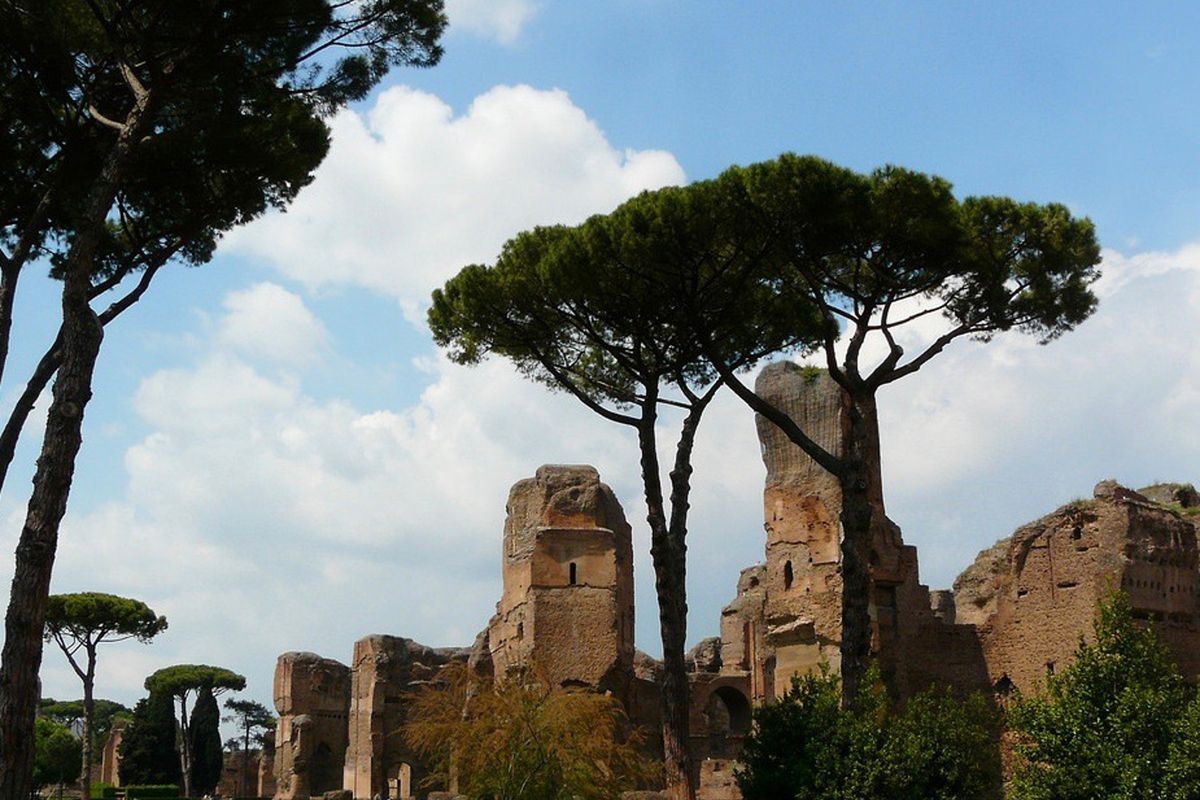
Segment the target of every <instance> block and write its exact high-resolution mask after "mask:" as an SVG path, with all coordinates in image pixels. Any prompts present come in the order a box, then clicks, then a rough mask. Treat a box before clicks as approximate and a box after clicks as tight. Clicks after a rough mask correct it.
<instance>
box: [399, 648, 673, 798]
mask: <svg viewBox="0 0 1200 800" xmlns="http://www.w3.org/2000/svg"><path fill="white" fill-rule="evenodd" d="M444 678H445V680H443V681H441V682H439V684H438V685H435V686H430V687H428V688H426V689H424V690H422V691H421V692H418V693H417V694H416V695H415V696H414V703H413V709H412V714H411V716H410V718H409V719H410V721H409V723H408V724H407V725H406V726H405V728H404V730H403V735H404V736H405V737H406V739H407V740H408V742H409V744H410V746H412V748H413V749H414V750H416V751H417V752H418V753H420V754H421V755H422V756H423V757H424V758H425V759H426V760H427V761H428V763H429V764H430V765H431V769H432V773H431V775H430V776H429V778H428V779H427V783H429V784H430V785H439V786H446V785H449V783H450V776H451V773H452V764H453V775H454V776H455V777H456V778H457V782H458V791H459V792H460V793H462V794H464V795H466V796H467V797H469V798H472V800H609V799H610V798H613V797H619V796H620V794H621V792H622V791H626V790H630V789H637V788H639V787H641V786H645V785H646V784H647V783H648V782H650V781H652V780H653V779H654V778H655V777H656V775H657V772H658V767H657V765H656V764H654V763H652V762H650V761H648V760H647V759H646V758H645V757H644V755H643V753H642V751H641V749H640V745H641V737H639V736H638V735H637V732H636V731H632V730H630V727H629V724H628V720H627V719H626V717H625V713H624V711H623V710H622V708H621V705H620V703H618V702H617V700H616V699H615V698H613V697H611V696H609V695H602V694H596V693H594V692H589V691H582V690H581V691H572V690H554V689H549V688H547V687H546V686H545V685H544V684H542V683H539V682H524V681H519V680H509V681H506V682H505V683H504V684H503V685H501V686H495V685H493V684H491V683H490V682H486V681H478V680H476V679H473V678H472V676H471V675H470V674H469V672H468V670H467V669H466V667H463V666H461V665H458V666H455V667H452V668H450V669H449V670H448V671H447V674H446V675H445V676H444Z"/></svg>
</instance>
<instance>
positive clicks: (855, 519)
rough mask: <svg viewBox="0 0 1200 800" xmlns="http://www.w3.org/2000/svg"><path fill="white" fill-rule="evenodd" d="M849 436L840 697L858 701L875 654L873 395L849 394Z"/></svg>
mask: <svg viewBox="0 0 1200 800" xmlns="http://www.w3.org/2000/svg"><path fill="white" fill-rule="evenodd" d="M848 406H849V409H848V410H849V418H850V435H849V441H848V448H847V450H848V452H846V453H845V454H844V459H845V461H846V465H847V466H846V469H845V471H844V472H843V473H842V474H841V475H839V482H840V484H841V489H842V514H841V520H842V531H843V537H844V538H843V541H842V646H841V656H842V700H843V702H844V703H845V704H846V705H847V706H850V705H854V703H855V702H856V700H857V698H858V691H859V688H860V687H861V685H862V680H863V677H864V675H865V674H866V671H867V667H868V664H869V662H870V658H871V617H870V602H871V563H870V558H871V547H872V545H873V543H874V539H875V529H876V528H877V527H878V525H879V524H881V523H882V514H883V502H882V500H883V498H882V491H883V490H882V486H881V484H880V480H879V424H878V418H877V416H876V408H875V398H874V397H873V396H872V395H870V394H866V393H853V394H850V395H849V397H848Z"/></svg>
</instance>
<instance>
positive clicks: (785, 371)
mask: <svg viewBox="0 0 1200 800" xmlns="http://www.w3.org/2000/svg"><path fill="white" fill-rule="evenodd" d="M755 391H756V392H758V394H759V395H760V396H762V397H764V398H765V399H767V400H768V401H770V402H771V403H772V404H773V405H775V406H776V407H778V408H780V409H782V410H784V411H785V412H786V413H787V414H788V415H789V416H790V417H791V418H792V419H793V420H795V421H796V423H797V424H798V425H799V426H800V428H801V429H802V430H804V431H805V432H806V434H807V435H808V436H809V437H810V438H812V439H813V440H814V441H815V442H817V443H818V444H820V445H821V446H822V447H824V448H825V449H826V450H827V451H829V452H830V453H831V454H833V455H834V456H840V455H841V454H842V453H843V452H844V450H845V447H846V441H847V436H848V435H849V428H848V425H849V423H848V419H847V411H846V406H845V402H844V400H843V394H842V391H841V389H840V388H839V387H838V385H837V384H836V383H835V382H834V381H833V380H832V379H831V378H830V377H829V375H828V373H826V372H824V371H820V370H813V369H811V368H804V367H799V366H797V365H795V364H791V363H787V362H782V363H776V364H771V365H769V366H768V367H766V368H765V369H764V370H763V371H762V372H761V373H760V374H759V377H758V381H757V383H756V385H755ZM758 435H759V441H760V443H761V445H762V454H763V462H764V464H765V466H766V468H767V479H766V487H765V490H764V516H765V525H766V534H767V541H766V563H765V565H764V566H763V567H761V568H760V569H759V571H757V572H746V573H743V582H742V583H739V587H738V597H737V598H736V599H735V600H734V602H733V603H732V604H730V606H728V607H727V608H726V609H725V611H724V613H723V615H722V619H723V622H722V645H723V647H725V648H729V649H730V651H731V652H736V653H738V654H739V657H740V658H741V659H742V661H743V662H744V663H745V664H746V665H747V668H748V669H749V670H750V672H751V677H752V692H753V697H754V700H755V701H756V702H763V701H766V700H770V699H772V698H775V697H778V696H780V695H781V694H782V693H783V692H784V691H786V690H787V688H788V686H789V685H790V683H791V679H792V676H794V675H798V674H803V673H806V672H809V671H812V670H816V669H818V668H819V667H820V665H821V664H827V665H828V666H829V667H830V668H831V669H833V670H835V671H836V670H837V668H838V665H839V661H840V652H839V648H840V646H841V630H842V617H841V615H842V600H841V592H842V579H841V539H842V532H841V522H840V519H839V517H840V513H841V489H840V487H839V485H838V482H837V479H836V478H835V477H834V476H833V475H831V474H830V473H829V472H827V471H826V470H824V469H823V468H822V467H820V466H819V465H818V464H817V463H816V462H814V461H813V460H812V459H811V458H809V457H808V456H807V455H806V454H805V453H804V452H803V451H802V450H801V449H800V448H799V447H798V446H797V445H795V444H793V443H792V442H791V441H790V440H789V439H788V438H787V436H786V435H785V434H784V433H783V432H782V431H781V430H780V429H779V428H777V427H775V426H774V425H772V424H771V423H770V422H768V421H766V420H765V419H763V418H761V417H759V418H758ZM875 485H877V486H878V485H881V482H880V481H879V480H878V476H877V478H876V483H875ZM873 502H874V503H875V504H876V511H877V514H876V519H877V520H878V524H877V525H876V529H875V530H874V532H873V534H872V546H871V554H870V570H871V598H870V606H869V611H870V614H871V622H872V646H873V650H874V652H875V655H876V657H877V658H878V659H879V663H880V665H881V667H882V669H883V672H884V675H885V677H886V678H887V680H888V682H889V683H890V684H891V685H892V686H893V687H894V688H895V689H896V690H897V691H898V692H899V693H900V694H901V695H902V696H905V695H908V694H911V693H913V692H915V691H919V690H920V689H921V688H924V687H925V686H927V685H929V684H930V683H933V682H937V683H952V684H954V685H957V686H963V687H965V688H986V687H987V685H988V684H987V670H986V668H985V667H984V665H983V661H982V652H981V648H980V645H979V642H978V636H977V633H976V631H975V629H974V628H973V627H972V626H969V625H958V624H956V621H955V619H954V616H953V612H952V611H948V609H951V608H952V600H948V599H947V598H946V596H945V595H944V594H940V595H938V596H937V598H936V599H935V598H933V597H931V594H930V592H929V589H928V587H926V586H924V585H922V584H921V582H920V578H919V567H918V562H917V551H916V548H914V547H912V546H910V545H906V544H905V543H904V539H903V537H902V535H901V532H900V528H899V527H898V526H897V525H896V524H895V523H893V522H892V521H891V520H890V519H888V518H887V515H886V510H885V508H884V505H883V498H882V494H881V493H879V494H877V495H876V497H875V498H873ZM938 604H940V606H939V607H938V608H935V605H938ZM751 652H752V653H753V657H748V656H747V654H749V653H751Z"/></svg>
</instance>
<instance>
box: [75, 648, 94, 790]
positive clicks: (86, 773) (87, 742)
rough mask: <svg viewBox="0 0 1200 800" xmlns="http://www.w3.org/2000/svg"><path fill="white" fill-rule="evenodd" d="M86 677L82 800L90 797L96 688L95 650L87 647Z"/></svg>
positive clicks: (81, 775)
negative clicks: (94, 695)
mask: <svg viewBox="0 0 1200 800" xmlns="http://www.w3.org/2000/svg"><path fill="white" fill-rule="evenodd" d="M87 657H88V666H87V677H86V678H85V679H84V681H83V769H82V770H81V771H80V773H79V776H80V777H79V791H80V795H79V796H80V798H82V800H89V799H90V798H91V796H92V721H93V719H94V718H95V715H96V701H95V699H94V698H93V696H92V695H93V692H94V691H95V686H96V650H95V648H94V647H92V646H89V647H88V652H87Z"/></svg>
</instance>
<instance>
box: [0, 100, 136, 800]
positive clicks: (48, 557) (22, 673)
mask: <svg viewBox="0 0 1200 800" xmlns="http://www.w3.org/2000/svg"><path fill="white" fill-rule="evenodd" d="M149 103H150V95H149V92H147V91H145V90H142V91H140V92H137V93H136V101H135V103H134V106H133V109H132V110H131V111H130V112H129V115H128V116H127V118H126V120H125V125H124V127H123V128H122V130H121V132H120V133H119V134H118V136H117V140H116V143H115V144H114V145H113V149H112V151H111V152H110V154H109V156H108V159H107V160H106V162H105V165H104V169H103V171H102V172H101V173H100V175H99V176H98V178H97V180H96V181H95V183H94V185H93V187H92V189H91V191H90V192H89V194H88V200H87V203H86V205H85V207H84V211H83V213H82V214H81V215H80V225H79V226H78V227H77V230H76V235H75V239H74V241H73V242H72V244H71V248H70V250H69V251H68V254H67V259H66V263H65V269H64V277H63V289H62V328H61V334H62V349H61V352H62V360H61V364H60V365H59V368H58V376H57V378H56V379H55V381H54V389H53V400H52V402H51V403H50V409H49V413H48V415H47V419H46V432H45V435H44V437H43V440H42V450H41V455H40V457H39V458H38V461H37V470H36V472H35V473H34V478H33V494H32V495H31V496H30V498H29V506H28V509H27V511H26V516H25V524H24V526H23V527H22V529H21V537H20V540H19V542H18V544H17V553H16V569H15V571H14V573H13V579H12V588H11V592H10V594H9V602H8V612H7V614H6V616H5V623H4V624H5V638H4V649H3V653H2V656H0V659H2V661H0V800H28V798H29V796H30V794H31V792H32V789H33V786H32V779H33V721H34V714H35V711H36V709H37V702H38V695H39V690H38V689H39V687H38V671H39V669H40V668H41V665H42V642H43V640H42V631H43V628H44V626H45V622H46V602H47V598H48V597H49V596H50V576H51V573H52V571H53V569H54V555H55V553H56V551H57V548H58V528H59V524H60V523H61V522H62V518H63V515H64V514H65V513H66V510H67V498H68V497H69V495H70V493H71V481H72V479H73V477H74V474H75V458H76V456H77V455H78V453H79V447H80V445H81V444H82V441H83V437H82V430H83V413H84V409H85V408H86V407H87V404H88V401H89V400H91V397H92V377H93V374H94V372H95V367H96V359H97V358H98V356H99V354H100V343H101V341H102V340H103V338H104V327H103V325H101V323H100V320H99V318H98V317H97V315H96V313H95V311H93V310H92V307H91V304H90V303H89V299H90V292H91V288H92V285H91V275H92V266H93V263H94V259H95V254H96V249H97V247H98V246H99V243H100V240H101V236H102V234H103V232H104V225H105V220H106V218H107V215H108V211H109V209H110V208H111V207H112V204H113V199H114V197H115V196H116V192H117V187H118V185H119V184H120V180H121V177H122V173H123V171H124V169H125V167H126V165H127V163H128V161H129V156H130V154H131V153H132V151H133V147H134V144H135V142H136V141H137V139H138V138H139V137H140V136H141V134H142V127H143V124H144V122H145V120H147V118H148V114H147V113H146V112H147V109H148V108H149Z"/></svg>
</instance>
